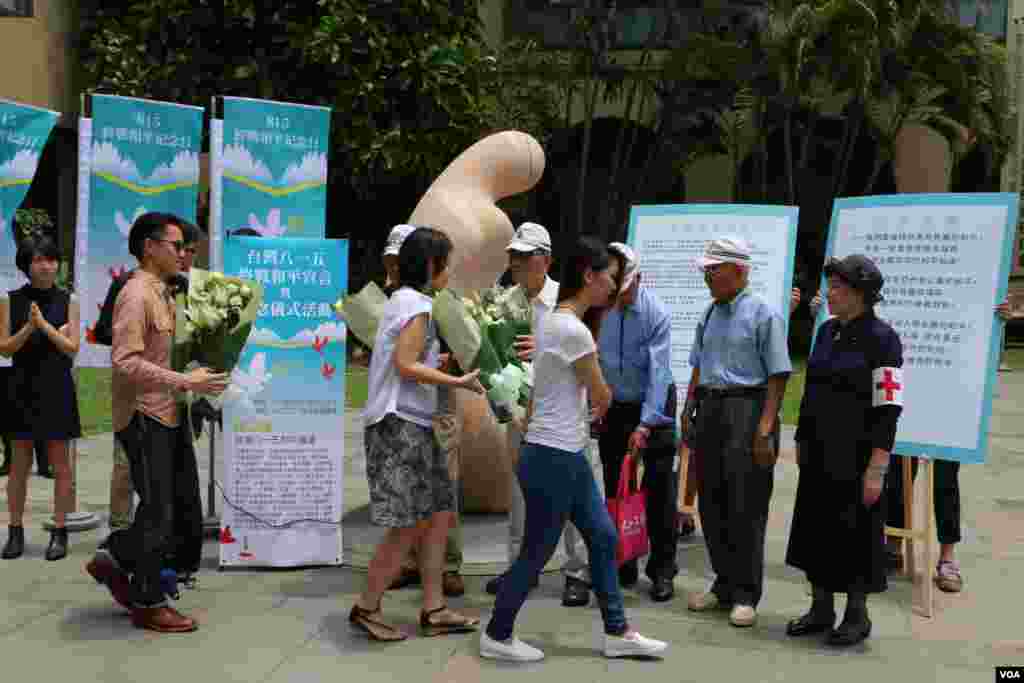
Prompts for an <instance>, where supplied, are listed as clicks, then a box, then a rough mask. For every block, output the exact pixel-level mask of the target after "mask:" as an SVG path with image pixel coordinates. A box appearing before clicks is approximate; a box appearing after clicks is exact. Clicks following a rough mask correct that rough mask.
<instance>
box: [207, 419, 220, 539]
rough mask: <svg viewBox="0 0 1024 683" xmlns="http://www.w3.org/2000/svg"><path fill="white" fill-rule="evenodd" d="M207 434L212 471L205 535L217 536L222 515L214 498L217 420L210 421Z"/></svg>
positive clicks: (208, 536)
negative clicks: (218, 512) (218, 511)
mask: <svg viewBox="0 0 1024 683" xmlns="http://www.w3.org/2000/svg"><path fill="white" fill-rule="evenodd" d="M207 424H208V425H209V431H208V432H207V436H208V437H209V439H210V461H209V462H210V471H209V483H208V484H207V485H206V517H204V518H203V535H204V536H206V537H207V538H210V537H215V536H217V535H218V534H219V533H220V515H218V514H217V504H216V503H215V502H214V500H215V499H216V497H217V472H216V470H215V469H214V468H215V467H216V466H217V422H216V421H213V420H211V421H209V422H208V423H207Z"/></svg>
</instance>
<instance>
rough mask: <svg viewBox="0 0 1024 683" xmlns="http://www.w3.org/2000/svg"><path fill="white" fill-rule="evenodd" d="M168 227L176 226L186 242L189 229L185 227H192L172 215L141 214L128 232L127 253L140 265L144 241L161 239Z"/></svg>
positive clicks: (159, 213) (157, 213)
mask: <svg viewBox="0 0 1024 683" xmlns="http://www.w3.org/2000/svg"><path fill="white" fill-rule="evenodd" d="M168 225H173V226H176V227H177V228H178V229H179V230H181V236H182V239H183V240H185V242H188V230H189V228H188V227H187V226H189V225H192V224H191V223H189V222H188V221H186V220H185V219H184V218H180V217H178V216H175V215H174V214H173V213H161V212H159V211H150V212H149V213H144V214H142V215H141V216H139V217H138V218H136V219H135V222H134V223H132V229H131V230H130V231H129V232H128V253H130V254H131V255H132V256H134V257H135V258H137V259H138V260H139V262H140V263H141V262H142V255H143V253H144V252H145V243H146V240H158V239H163V237H164V235H166V229H167V226H168ZM193 228H195V226H193ZM193 234H194V233H193ZM193 241H195V240H193Z"/></svg>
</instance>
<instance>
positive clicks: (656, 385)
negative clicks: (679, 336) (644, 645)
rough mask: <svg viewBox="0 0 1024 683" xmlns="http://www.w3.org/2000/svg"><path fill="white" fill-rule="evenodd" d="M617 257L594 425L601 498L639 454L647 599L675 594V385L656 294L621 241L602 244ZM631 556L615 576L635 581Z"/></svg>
mask: <svg viewBox="0 0 1024 683" xmlns="http://www.w3.org/2000/svg"><path fill="white" fill-rule="evenodd" d="M608 248H609V249H610V250H611V251H612V253H613V255H614V256H615V257H616V258H617V259H618V260H619V265H620V269H619V272H621V273H622V274H623V276H622V286H621V288H620V293H619V297H618V301H617V303H616V305H615V306H614V307H613V308H612V309H611V310H609V311H608V313H607V314H606V315H605V317H604V320H603V321H602V323H601V334H600V336H599V338H598V345H597V346H598V358H599V360H600V363H601V372H602V373H603V374H604V378H605V381H606V382H607V383H608V386H610V387H611V389H612V405H611V408H609V410H608V413H607V415H605V418H604V420H603V421H602V423H601V425H600V426H599V429H600V440H599V445H600V454H601V463H602V465H603V466H604V487H605V496H606V497H608V498H614V497H615V495H616V489H617V487H618V483H619V476H620V472H621V469H622V461H623V459H624V458H625V455H626V453H627V452H628V451H631V450H632V451H634V452H635V453H637V455H640V456H641V457H642V458H643V462H644V480H643V488H644V490H645V491H646V493H647V533H648V538H649V540H650V544H651V554H650V556H649V557H648V560H647V568H646V570H645V572H646V574H647V577H648V578H649V579H650V580H651V584H652V587H651V598H652V599H653V600H655V601H657V602H663V601H666V600H670V599H672V597H673V596H674V595H675V590H674V587H673V583H672V579H673V578H674V577H675V575H676V573H677V572H678V567H677V565H676V525H675V508H676V495H677V487H678V481H677V480H678V478H677V477H676V475H675V472H674V471H673V465H674V462H675V451H676V438H675V416H676V411H677V400H676V383H675V379H674V378H673V376H672V339H671V329H672V321H671V319H670V318H669V315H668V312H667V311H666V310H665V307H664V305H662V303H661V301H660V300H658V298H657V297H656V296H655V294H654V292H652V291H651V290H650V289H648V288H646V287H644V286H643V284H642V283H641V277H642V273H641V272H640V262H639V259H638V258H637V256H636V254H635V252H634V251H633V250H632V249H631V248H630V247H628V246H627V245H625V244H622V243H619V242H612V243H611V244H610V245H608ZM637 577H638V569H637V564H636V562H635V561H634V562H630V563H626V564H624V565H622V567H620V569H619V580H620V581H621V582H622V584H623V585H624V586H629V585H632V584H635V583H636V581H637Z"/></svg>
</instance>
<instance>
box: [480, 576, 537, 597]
mask: <svg viewBox="0 0 1024 683" xmlns="http://www.w3.org/2000/svg"><path fill="white" fill-rule="evenodd" d="M504 580H505V575H504V574H498V575H497V576H495V577H494V578H493V579H491V580H490V581H488V582H487V583H486V584H485V585H484V590H485V591H487V592H488V593H489V594H490V595H497V594H498V590H499V589H500V588H501V582H502V581H504ZM539 585H540V577H537V578H535V579H534V580H533V583H531V584H530V590H533V589H534V588H536V587H537V586H539Z"/></svg>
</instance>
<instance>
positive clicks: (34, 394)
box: [0, 237, 82, 560]
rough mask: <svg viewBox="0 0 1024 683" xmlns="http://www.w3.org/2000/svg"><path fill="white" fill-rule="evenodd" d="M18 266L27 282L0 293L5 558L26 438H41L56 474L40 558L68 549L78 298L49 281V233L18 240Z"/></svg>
mask: <svg viewBox="0 0 1024 683" xmlns="http://www.w3.org/2000/svg"><path fill="white" fill-rule="evenodd" d="M16 261H17V265H18V269H19V270H20V271H21V272H23V273H25V275H26V276H27V277H28V278H29V284H27V285H25V286H23V287H21V288H20V289H16V290H14V291H12V292H10V295H9V296H8V297H6V298H0V354H3V355H4V356H6V357H9V358H13V370H12V373H11V380H10V382H9V383H8V405H9V406H10V413H9V422H8V424H9V429H10V434H11V438H12V440H13V441H14V459H13V462H12V466H11V473H10V476H9V478H8V480H7V507H8V512H9V513H10V527H9V529H8V537H7V544H6V545H5V546H4V549H3V551H2V553H0V556H2V558H3V559H5V560H10V559H14V558H16V557H20V556H21V554H22V553H23V552H24V550H25V530H24V527H23V526H22V515H23V513H24V511H25V493H26V480H27V478H28V472H29V468H30V467H31V465H32V442H33V440H42V441H46V446H47V455H48V456H49V460H50V464H51V467H52V468H53V472H54V475H55V480H54V487H53V488H54V513H53V519H54V527H55V528H54V529H53V531H52V532H51V536H50V544H49V546H48V547H47V549H46V559H47V560H59V559H61V558H63V557H64V556H65V555H67V547H68V533H67V529H66V528H65V527H64V517H65V515H66V513H68V512H69V511H70V509H71V505H72V500H73V492H72V482H71V468H70V464H69V460H68V441H69V440H70V439H76V438H78V437H79V436H81V435H82V428H81V423H80V422H79V419H78V399H77V397H76V395H75V383H74V380H73V378H72V376H71V365H72V362H73V359H74V357H75V354H76V353H78V302H77V300H76V299H74V298H73V297H72V296H71V295H70V294H69V293H68V292H66V291H64V290H62V289H60V288H58V287H57V286H56V279H57V270H58V268H59V266H60V253H59V252H58V251H57V245H56V244H54V242H53V240H51V239H50V238H48V237H40V238H29V239H26V240H23V241H22V242H21V243H20V244H19V245H18V255H17V257H16Z"/></svg>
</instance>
